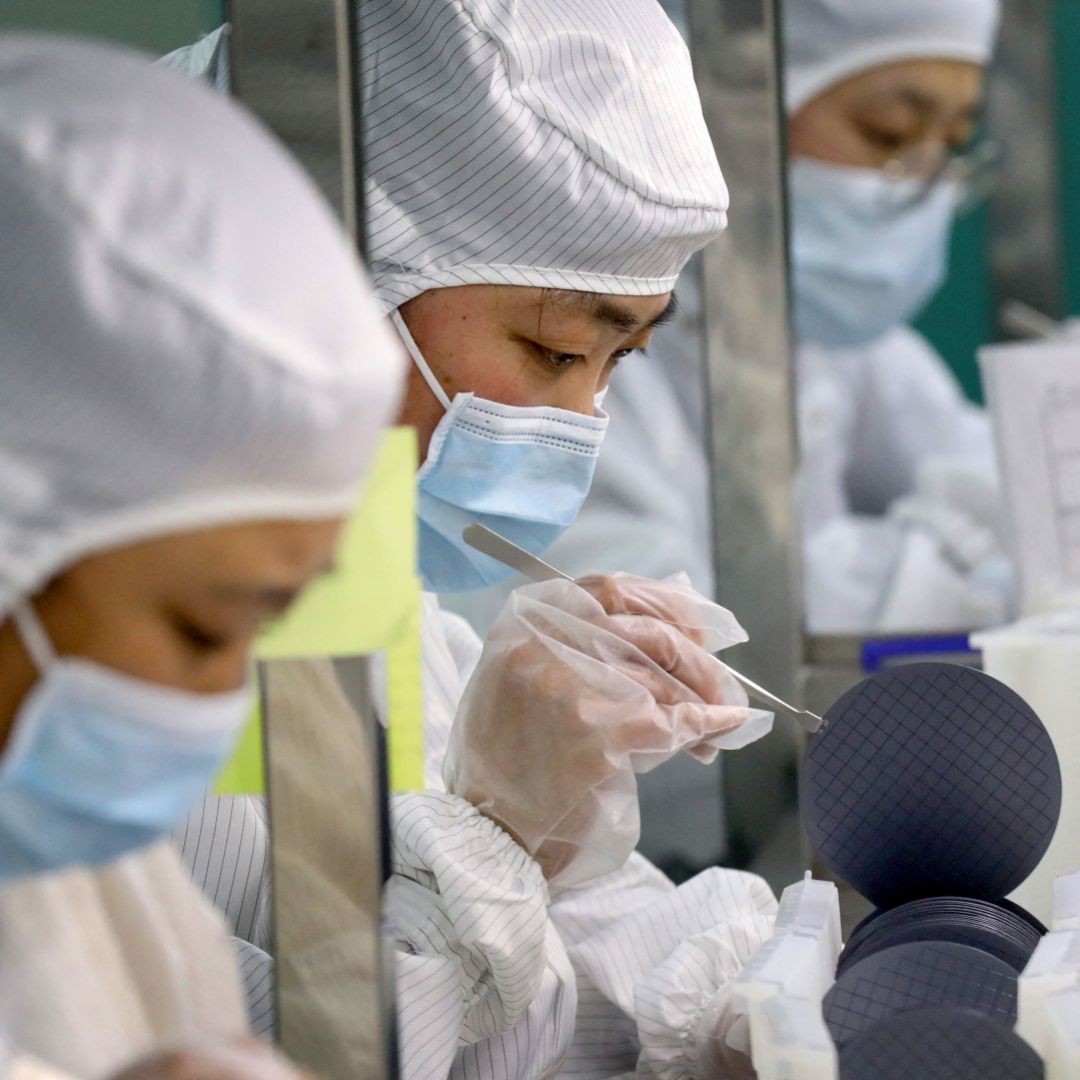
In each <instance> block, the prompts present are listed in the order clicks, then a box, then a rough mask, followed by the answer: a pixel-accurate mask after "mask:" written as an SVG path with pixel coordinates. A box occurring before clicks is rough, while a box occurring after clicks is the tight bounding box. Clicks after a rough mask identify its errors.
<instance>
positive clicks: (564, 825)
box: [443, 574, 772, 889]
mask: <svg viewBox="0 0 1080 1080" xmlns="http://www.w3.org/2000/svg"><path fill="white" fill-rule="evenodd" d="M745 640H746V634H745V632H744V631H743V630H742V628H741V627H740V626H739V624H738V623H737V622H736V621H735V619H734V617H733V616H732V615H731V613H730V612H728V611H726V610H725V609H724V608H722V607H719V606H718V605H717V604H714V603H712V602H711V601H709V600H706V599H705V598H704V597H702V596H700V595H699V594H697V593H696V592H694V590H693V588H692V587H691V586H690V584H689V582H688V580H687V579H686V578H685V576H682V577H679V578H674V579H671V580H668V581H663V582H655V581H647V580H645V579H643V578H637V577H633V576H631V575H628V574H615V575H609V576H603V577H601V576H597V577H589V578H585V579H583V580H582V581H581V582H580V583H573V582H568V581H549V582H544V583H543V584H539V585H530V586H526V587H525V588H522V589H518V590H517V591H516V592H514V593H513V594H512V595H511V597H510V599H509V600H508V601H507V605H506V607H505V608H504V609H503V612H502V614H501V615H500V616H499V618H498V620H496V622H495V625H494V626H493V627H492V630H491V633H490V634H489V635H488V639H487V641H486V642H485V645H484V651H483V654H482V656H481V658H480V662H479V663H478V665H477V667H476V670H475V672H474V673H473V677H472V679H471V680H470V681H469V685H468V687H467V688H466V690H465V694H464V697H463V699H462V702H461V706H460V707H459V710H458V714H457V717H456V719H455V722H454V727H453V730H452V732H451V736H450V744H449V748H448V750H447V755H446V761H445V765H444V768H443V777H444V779H445V781H446V786H447V790H448V791H449V792H451V793H452V794H456V795H460V796H462V797H464V798H466V799H468V800H469V801H470V802H472V803H473V804H474V805H475V806H476V807H477V808H478V809H479V810H480V811H481V812H482V813H483V814H485V815H487V816H488V817H490V818H491V819H492V820H494V821H495V822H496V823H497V824H499V825H500V826H501V827H502V828H504V829H505V830H506V831H507V832H508V833H510V834H511V835H512V836H513V837H514V838H515V839H516V840H517V841H518V842H519V843H520V844H521V845H522V846H523V847H524V848H525V850H526V851H528V852H529V853H530V854H531V855H532V856H533V857H534V858H535V859H536V860H537V861H538V862H539V863H540V866H541V868H542V869H543V871H544V874H545V876H546V877H547V879H548V882H549V886H550V887H552V888H553V889H561V888H567V887H569V886H572V885H577V884H581V883H582V882H584V881H588V880H590V879H591V878H594V877H598V876H599V875H601V874H605V873H608V872H610V871H612V870H616V869H618V868H619V867H620V866H622V864H623V863H624V862H625V861H626V859H627V858H628V857H629V855H630V853H631V852H632V851H633V849H634V847H635V845H636V844H637V841H638V837H639V833H640V816H639V813H638V802H637V783H636V780H635V778H634V774H635V773H637V772H648V771H649V770H651V769H653V768H655V767H656V766H657V765H660V764H662V763H663V762H665V761H667V760H668V759H669V758H671V757H673V756H674V755H675V754H676V753H678V752H679V751H680V750H687V751H689V752H691V753H692V754H693V755H694V756H695V757H697V758H698V759H699V760H701V761H703V762H706V763H708V762H710V761H712V760H713V759H714V758H715V757H716V755H717V753H718V751H719V749H721V748H724V749H737V748H738V747H741V746H745V745H746V744H747V743H750V742H753V741H754V740H755V739H758V738H760V737H761V736H762V735H764V734H766V733H767V732H768V731H769V729H770V728H771V726H772V714H771V713H765V712H761V711H759V710H756V709H750V708H749V707H748V704H747V697H746V693H745V691H744V690H743V689H742V687H741V686H740V685H739V684H738V683H737V682H736V681H735V679H734V678H733V677H732V676H731V674H730V673H729V672H728V670H727V668H725V667H724V665H723V664H722V663H720V661H719V660H717V659H716V658H715V657H713V656H711V655H710V653H711V652H714V651H716V650H719V649H724V648H727V647H728V646H731V645H735V644H737V643H739V642H741V641H745Z"/></svg>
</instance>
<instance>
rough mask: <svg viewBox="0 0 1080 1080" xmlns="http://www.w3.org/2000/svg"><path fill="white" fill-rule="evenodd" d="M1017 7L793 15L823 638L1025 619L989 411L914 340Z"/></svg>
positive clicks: (806, 490)
mask: <svg viewBox="0 0 1080 1080" xmlns="http://www.w3.org/2000/svg"><path fill="white" fill-rule="evenodd" d="M998 17H999V7H998V3H997V0H916V2H913V3H909V4H902V5H897V4H888V3H885V2H883V0H875V2H872V3H869V2H867V0H785V27H786V31H785V38H786V42H787V44H786V66H785V76H786V87H787V91H786V92H787V102H788V111H789V116H790V120H789V125H788V135H789V138H788V141H789V146H790V150H791V155H792V161H791V173H790V184H791V199H792V206H791V217H792V260H793V270H794V298H795V327H796V330H797V333H798V338H799V342H800V346H801V347H800V350H799V357H798V380H799V420H800V425H799V433H800V439H801V455H802V457H801V467H800V469H801V471H800V477H799V483H800V492H799V497H800V507H801V511H802V528H803V535H804V552H805V558H806V590H807V609H808V619H809V624H810V627H811V629H812V630H815V631H832V632H842V631H852V630H854V631H874V630H877V631H910V630H957V629H968V628H970V627H973V626H982V625H987V624H991V623H994V622H1000V621H1002V620H1003V619H1005V618H1007V617H1008V614H1009V608H1010V602H1011V583H1010V579H1009V575H1008V573H1007V567H1006V564H1005V560H1004V556H1003V553H1002V544H1001V541H1000V535H1001V529H1000V527H999V524H998V499H997V488H996V483H995V477H994V459H993V447H992V441H991V435H990V429H989V424H988V421H987V418H986V416H985V415H984V414H983V412H982V411H981V410H980V409H979V408H977V407H976V406H974V405H972V404H971V403H970V402H968V401H967V400H966V399H965V398H964V396H963V394H962V393H961V391H960V389H959V387H958V385H957V382H956V379H955V378H954V377H953V375H952V373H951V372H950V371H949V369H948V367H947V366H946V364H945V362H944V361H943V360H942V359H941V357H940V356H938V354H937V353H936V352H934V350H933V349H932V348H931V346H930V345H929V344H928V343H927V342H926V340H925V339H924V338H922V337H921V336H920V335H919V334H918V333H917V332H916V331H914V330H913V329H911V328H910V326H908V323H909V322H910V320H912V319H913V318H914V317H915V316H916V315H918V313H919V311H920V310H921V309H922V307H923V306H924V305H925V304H926V302H927V301H928V300H929V299H930V297H931V296H932V295H933V294H934V292H935V291H936V290H937V288H938V287H939V286H940V284H941V283H942V281H943V280H944V278H945V273H946V262H947V250H948V240H949V235H950V231H951V228H952V224H953V219H954V216H955V214H956V211H957V207H958V205H960V204H961V203H962V202H963V200H964V197H965V193H966V189H967V188H968V187H969V186H970V185H971V184H972V183H974V182H975V181H976V179H977V178H976V177H975V176H974V175H973V173H974V171H975V169H976V167H977V166H976V164H975V163H977V162H978V161H979V155H978V153H977V152H975V153H968V154H967V155H966V156H965V153H966V151H969V150H970V144H971V143H972V137H973V135H974V134H975V128H976V122H977V118H978V111H979V106H980V102H981V97H982V89H983V69H984V66H985V65H986V64H987V63H988V62H989V60H990V57H991V53H992V50H993V45H994V39H995V35H996V31H997V25H998Z"/></svg>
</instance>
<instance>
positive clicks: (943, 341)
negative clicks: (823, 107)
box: [916, 0, 1080, 400]
mask: <svg viewBox="0 0 1080 1080" xmlns="http://www.w3.org/2000/svg"><path fill="white" fill-rule="evenodd" d="M1052 3H1053V8H1054V11H1053V27H1054V33H1053V40H1054V50H1055V56H1054V64H1053V70H1052V71H1050V72H1048V73H1047V85H1046V87H1045V92H1047V93H1052V94H1054V95H1055V97H1056V99H1057V114H1058V134H1059V138H1060V155H1059V170H1060V176H1059V184H1060V187H1059V190H1060V192H1061V196H1060V197H1061V221H1062V231H1063V257H1064V266H1063V267H1062V271H1063V276H1064V282H1063V293H1064V301H1065V314H1068V315H1074V316H1075V315H1080V0H1052ZM1032 92H1037V88H1032ZM1006 150H1007V148H1006ZM988 244H989V226H988V214H987V211H986V209H985V207H983V208H981V209H979V210H978V211H976V212H975V213H973V214H971V215H969V216H968V217H967V218H966V219H964V220H963V221H961V222H959V223H958V225H957V228H956V231H955V234H954V236H953V244H952V264H951V272H950V275H949V280H948V283H947V284H946V286H945V288H944V289H943V290H942V292H941V293H940V294H939V295H938V296H937V297H936V298H935V300H934V302H933V303H932V304H931V305H930V306H929V307H928V308H927V310H926V311H925V312H924V313H923V315H922V317H921V318H920V319H919V320H918V322H917V324H916V325H917V326H918V328H919V329H920V330H921V331H922V332H923V333H925V334H926V336H927V337H928V338H929V339H930V340H931V341H932V342H933V343H934V345H935V346H936V347H937V348H938V350H939V351H940V352H941V353H942V355H943V356H944V357H945V358H946V359H947V360H948V362H949V364H950V366H951V367H952V368H953V370H954V371H955V372H956V374H957V376H958V377H959V379H960V381H961V383H962V384H963V386H964V389H965V390H966V391H967V392H968V394H970V396H971V397H973V398H975V399H976V400H981V397H982V391H981V387H980V385H979V375H978V369H977V364H976V360H975V350H976V349H977V348H978V347H979V346H980V345H982V344H984V343H985V342H987V341H990V340H992V339H993V337H994V335H995V330H996V327H995V312H994V295H993V287H992V283H991V280H990V272H989V259H988V257H987V254H988Z"/></svg>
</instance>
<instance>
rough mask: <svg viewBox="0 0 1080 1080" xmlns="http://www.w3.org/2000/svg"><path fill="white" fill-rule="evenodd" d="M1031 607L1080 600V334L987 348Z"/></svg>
mask: <svg viewBox="0 0 1080 1080" xmlns="http://www.w3.org/2000/svg"><path fill="white" fill-rule="evenodd" d="M979 361H980V364H981V366H982V371H983V381H984V384H985V386H986V393H987V400H988V404H989V406H990V411H991V414H992V416H993V421H994V435H995V439H996V441H997V449H998V459H999V463H1000V466H1001V471H1002V477H1003V480H1004V484H1005V496H1006V501H1007V509H1008V516H1009V519H1010V527H1011V534H1012V544H1013V555H1014V557H1015V559H1016V563H1017V567H1018V569H1019V572H1020V577H1021V584H1022V588H1023V608H1024V611H1025V613H1028V614H1036V613H1039V612H1045V611H1052V610H1055V609H1059V608H1062V607H1067V606H1076V605H1077V603H1078V602H1080V341H1077V340H1072V341H1069V340H1068V339H1063V340H1060V341H1041V342H1024V343H1021V344H1016V345H997V346H993V347H991V348H986V349H983V350H981V351H980V353H979Z"/></svg>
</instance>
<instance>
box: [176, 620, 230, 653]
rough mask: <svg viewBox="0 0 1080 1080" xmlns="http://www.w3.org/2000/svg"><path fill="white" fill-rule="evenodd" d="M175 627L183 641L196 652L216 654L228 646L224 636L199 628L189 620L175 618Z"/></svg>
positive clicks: (203, 627) (227, 640)
mask: <svg viewBox="0 0 1080 1080" xmlns="http://www.w3.org/2000/svg"><path fill="white" fill-rule="evenodd" d="M175 625H176V629H177V631H178V632H179V634H180V636H181V637H182V638H183V639H184V641H185V642H186V643H187V644H188V645H190V646H191V647H192V648H193V649H195V650H196V651H198V652H217V651H218V650H220V649H224V648H226V647H227V646H228V644H229V639H228V638H227V637H225V635H223V634H220V633H218V632H216V631H214V630H209V629H207V628H206V627H205V626H200V625H199V624H198V623H195V622H192V621H191V620H190V619H185V618H177V619H176V620H175Z"/></svg>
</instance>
